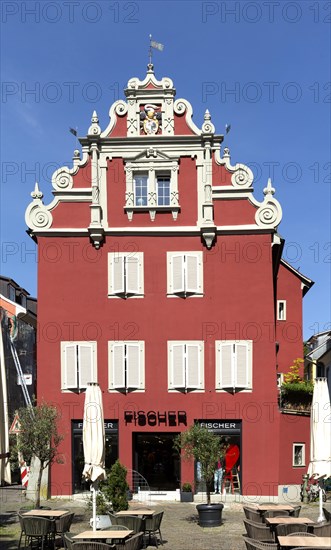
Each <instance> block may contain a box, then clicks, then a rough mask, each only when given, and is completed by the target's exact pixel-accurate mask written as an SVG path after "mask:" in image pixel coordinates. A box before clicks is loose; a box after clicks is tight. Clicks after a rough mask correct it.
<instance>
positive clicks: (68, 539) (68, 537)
mask: <svg viewBox="0 0 331 550" xmlns="http://www.w3.org/2000/svg"><path fill="white" fill-rule="evenodd" d="M75 534H76V533H63V546H64V548H65V549H66V550H71V546H72V545H73V543H74V542H75V540H73V537H74V536H75Z"/></svg>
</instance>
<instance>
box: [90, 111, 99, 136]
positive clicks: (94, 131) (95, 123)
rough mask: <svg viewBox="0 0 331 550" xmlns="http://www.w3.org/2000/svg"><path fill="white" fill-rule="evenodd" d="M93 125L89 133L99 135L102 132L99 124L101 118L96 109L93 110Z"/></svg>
mask: <svg viewBox="0 0 331 550" xmlns="http://www.w3.org/2000/svg"><path fill="white" fill-rule="evenodd" d="M91 122H92V124H91V126H90V127H89V129H88V135H89V136H99V135H100V134H101V128H100V126H99V124H98V122H99V118H98V115H97V112H96V111H93V114H92V118H91Z"/></svg>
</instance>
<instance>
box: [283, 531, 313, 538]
mask: <svg viewBox="0 0 331 550" xmlns="http://www.w3.org/2000/svg"><path fill="white" fill-rule="evenodd" d="M288 536H289V537H316V536H317V535H314V534H313V533H308V532H307V533H299V532H298V531H295V532H294V533H289V534H288Z"/></svg>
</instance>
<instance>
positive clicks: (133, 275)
mask: <svg viewBox="0 0 331 550" xmlns="http://www.w3.org/2000/svg"><path fill="white" fill-rule="evenodd" d="M125 270H126V273H125V278H126V285H125V286H126V288H125V291H126V293H127V294H139V286H140V285H139V257H138V256H126V258H125Z"/></svg>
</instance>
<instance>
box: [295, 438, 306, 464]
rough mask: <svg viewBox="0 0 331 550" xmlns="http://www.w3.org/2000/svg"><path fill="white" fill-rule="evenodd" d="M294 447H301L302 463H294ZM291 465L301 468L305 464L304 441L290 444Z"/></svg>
mask: <svg viewBox="0 0 331 550" xmlns="http://www.w3.org/2000/svg"><path fill="white" fill-rule="evenodd" d="M296 447H301V450H302V464H296V463H295V449H296ZM292 466H293V467H294V468H302V467H304V466H306V444H305V443H293V446H292Z"/></svg>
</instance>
